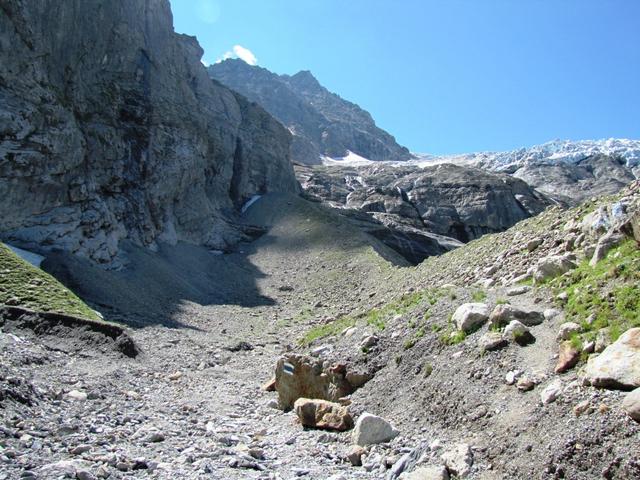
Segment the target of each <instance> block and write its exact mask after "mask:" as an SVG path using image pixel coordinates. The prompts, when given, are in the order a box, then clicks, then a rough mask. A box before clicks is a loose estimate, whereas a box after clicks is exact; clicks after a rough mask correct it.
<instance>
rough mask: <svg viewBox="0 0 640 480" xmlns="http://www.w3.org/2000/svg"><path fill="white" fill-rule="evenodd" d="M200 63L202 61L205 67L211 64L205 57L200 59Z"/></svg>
mask: <svg viewBox="0 0 640 480" xmlns="http://www.w3.org/2000/svg"><path fill="white" fill-rule="evenodd" d="M200 63H202V64H203V65H204V66H205V67H208V66H209V65H211V64H210V63H209V62H207V61H206V60H205V59H204V58H203V59H201V60H200Z"/></svg>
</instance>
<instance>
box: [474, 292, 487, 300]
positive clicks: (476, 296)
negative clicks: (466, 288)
mask: <svg viewBox="0 0 640 480" xmlns="http://www.w3.org/2000/svg"><path fill="white" fill-rule="evenodd" d="M485 298H487V292H485V291H484V290H474V291H473V292H471V299H472V300H473V301H474V302H482V301H483V300H484V299H485Z"/></svg>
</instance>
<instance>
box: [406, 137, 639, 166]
mask: <svg viewBox="0 0 640 480" xmlns="http://www.w3.org/2000/svg"><path fill="white" fill-rule="evenodd" d="M415 155H416V156H417V157H418V160H415V161H414V162H413V163H416V164H418V165H420V166H427V165H433V164H438V163H445V162H450V163H462V164H467V165H476V166H478V167H482V168H485V169H488V170H495V171H509V170H514V169H516V168H519V167H521V166H523V165H525V164H527V163H533V162H535V163H546V164H554V163H560V162H567V163H578V162H580V161H581V160H584V159H586V158H589V157H591V156H593V155H615V156H619V157H620V158H622V159H623V160H624V161H625V163H626V166H627V167H629V168H633V167H637V166H639V165H640V140H628V139H618V138H610V139H606V140H580V141H571V140H554V141H552V142H547V143H544V144H542V145H536V146H534V147H530V148H520V149H518V150H512V151H509V152H478V153H466V154H460V155H429V154H415Z"/></svg>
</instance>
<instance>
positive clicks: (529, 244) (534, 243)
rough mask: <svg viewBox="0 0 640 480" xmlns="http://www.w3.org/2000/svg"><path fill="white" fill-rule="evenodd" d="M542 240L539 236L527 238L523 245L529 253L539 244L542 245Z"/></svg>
mask: <svg viewBox="0 0 640 480" xmlns="http://www.w3.org/2000/svg"><path fill="white" fill-rule="evenodd" d="M543 242H544V240H542V239H541V238H534V239H533V240H529V241H528V242H527V244H526V245H525V246H524V248H526V249H527V250H528V251H529V253H531V252H533V251H534V250H535V249H536V248H538V247H539V246H540V245H542V243H543Z"/></svg>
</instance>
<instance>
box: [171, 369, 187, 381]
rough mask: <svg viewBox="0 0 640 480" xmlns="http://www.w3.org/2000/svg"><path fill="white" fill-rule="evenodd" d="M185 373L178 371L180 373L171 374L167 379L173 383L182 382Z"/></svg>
mask: <svg viewBox="0 0 640 480" xmlns="http://www.w3.org/2000/svg"><path fill="white" fill-rule="evenodd" d="M182 375H183V373H182V372H180V371H178V372H173V373H171V374H169V376H168V377H167V378H169V380H171V381H176V380H180V379H181V378H182Z"/></svg>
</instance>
